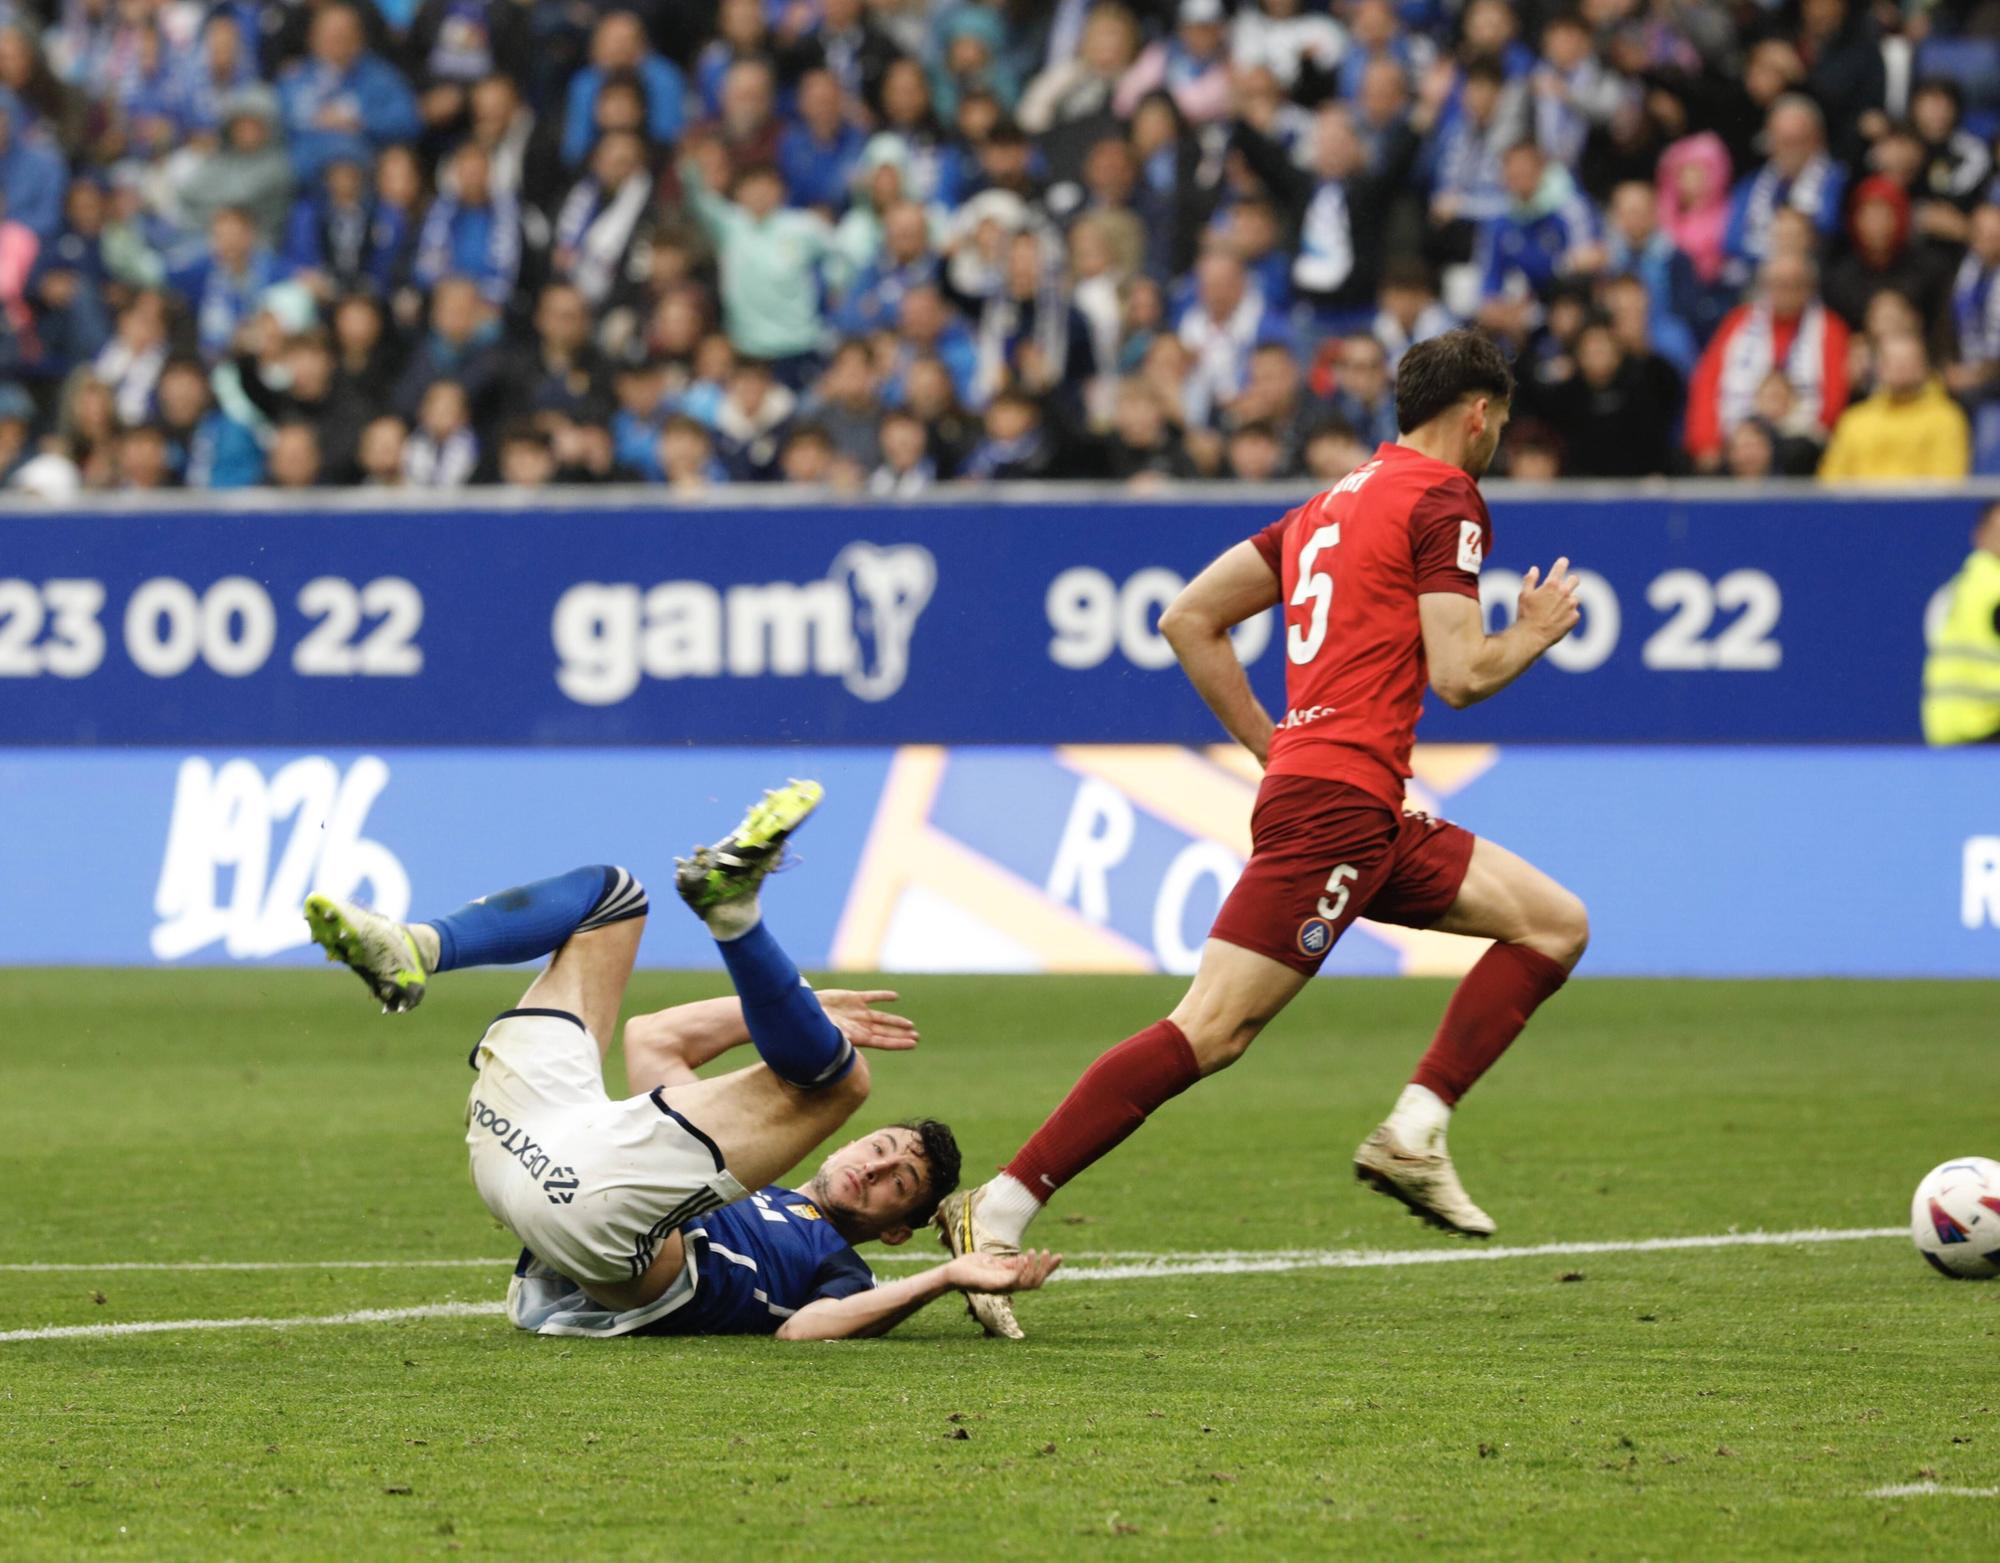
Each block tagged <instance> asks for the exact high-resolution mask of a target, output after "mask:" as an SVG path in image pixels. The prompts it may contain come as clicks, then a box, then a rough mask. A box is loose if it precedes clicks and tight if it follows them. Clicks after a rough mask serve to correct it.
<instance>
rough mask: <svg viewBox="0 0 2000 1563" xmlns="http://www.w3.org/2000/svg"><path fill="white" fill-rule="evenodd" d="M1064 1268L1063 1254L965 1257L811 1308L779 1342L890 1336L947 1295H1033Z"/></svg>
mask: <svg viewBox="0 0 2000 1563" xmlns="http://www.w3.org/2000/svg"><path fill="white" fill-rule="evenodd" d="M1061 1264H1062V1255H1061V1254H1052V1253H1050V1252H1048V1251H1047V1250H1046V1249H1044V1250H1043V1251H1042V1252H1040V1253H1037V1252H1036V1251H1035V1250H1034V1249H1032V1248H1031V1249H1028V1250H1026V1251H1025V1252H1022V1253H1019V1254H963V1255H961V1256H960V1257H958V1258H956V1259H953V1260H951V1261H949V1262H948V1263H945V1264H941V1265H937V1266H935V1267H934V1268H932V1269H929V1270H926V1271H924V1272H923V1273H922V1274H921V1275H909V1276H905V1277H903V1279H902V1280H900V1281H891V1282H889V1283H888V1285H886V1286H878V1287H876V1288H874V1289H873V1290H872V1291H866V1292H856V1293H855V1294H854V1295H853V1296H852V1297H822V1298H821V1299H820V1300H819V1301H818V1302H812V1303H807V1304H806V1305H805V1307H803V1308H801V1309H800V1310H799V1311H798V1312H797V1313H795V1314H793V1315H792V1316H791V1317H790V1318H789V1319H787V1320H786V1321H785V1322H784V1323H783V1324H782V1325H780V1326H779V1327H778V1339H779V1340H860V1339H864V1338H866V1337H868V1336H873V1335H886V1334H888V1333H889V1331H891V1330H893V1329H894V1328H895V1327H896V1326H897V1325H899V1324H901V1323H902V1322H903V1321H904V1320H905V1319H907V1318H908V1317H909V1316H910V1315H911V1314H913V1313H915V1312H916V1311H917V1310H918V1309H919V1308H922V1307H925V1306H926V1305H928V1304H930V1303H934V1302H936V1301H937V1300H938V1299H939V1298H940V1297H942V1296H944V1294H945V1293H946V1292H989V1293H990V1292H1002V1293H1005V1292H1032V1291H1033V1290H1035V1288H1036V1287H1038V1286H1040V1285H1041V1284H1042V1283H1043V1282H1044V1281H1046V1280H1047V1279H1048V1278H1049V1277H1050V1276H1052V1275H1054V1274H1055V1272H1056V1269H1057V1267H1058V1266H1060V1265H1061Z"/></svg>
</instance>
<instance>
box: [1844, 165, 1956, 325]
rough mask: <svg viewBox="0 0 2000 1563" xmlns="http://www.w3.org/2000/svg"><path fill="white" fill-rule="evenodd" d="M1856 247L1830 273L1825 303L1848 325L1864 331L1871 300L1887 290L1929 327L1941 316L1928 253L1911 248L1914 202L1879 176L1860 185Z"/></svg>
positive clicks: (1853, 226) (1852, 232) (1851, 221)
mask: <svg viewBox="0 0 2000 1563" xmlns="http://www.w3.org/2000/svg"><path fill="white" fill-rule="evenodd" d="M1848 233H1849V236H1850V238H1851V239H1852V241H1853V242H1852V248H1850V249H1849V250H1848V252H1847V253H1846V254H1845V255H1843V256H1842V257H1841V258H1840V259H1839V260H1838V261H1836V262H1834V264H1833V267H1832V268H1831V269H1830V270H1829V271H1828V272H1827V276H1826V301H1827V303H1828V304H1829V305H1831V306H1832V307H1833V309H1834V310H1835V311H1836V312H1837V313H1838V314H1839V315H1840V318H1841V319H1843V320H1845V321H1846V322H1847V323H1848V325H1849V326H1859V325H1860V324H1861V323H1862V318H1863V316H1865V315H1866V314H1867V312H1868V301H1869V299H1871V298H1873V297H1874V296H1875V295H1876V294H1877V293H1879V292H1881V291H1882V290H1883V289H1884V288H1887V289H1890V290H1891V291H1893V292H1897V293H1901V294H1902V295H1903V296H1904V297H1905V298H1907V299H1909V300H1910V301H1911V303H1913V304H1915V305H1916V307H1917V313H1918V316H1919V317H1920V318H1921V319H1922V320H1923V321H1924V322H1925V324H1926V326H1927V327H1928V326H1930V325H1932V324H1935V323H1936V322H1937V321H1938V320H1939V318H1940V316H1941V313H1942V310H1941V302H1942V294H1943V286H1942V282H1941V279H1940V278H1939V277H1938V274H1937V273H1936V272H1935V271H1934V270H1933V269H1932V267H1931V266H1930V264H1929V260H1928V257H1927V256H1926V255H1925V253H1924V252H1922V251H1920V250H1915V249H1913V248H1912V246H1911V244H1910V198H1909V196H1908V195H1907V194H1906V193H1905V192H1904V191H1903V189H1902V187H1901V186H1900V185H1898V184H1896V182H1895V181H1894V180H1892V179H1888V178H1886V177H1884V176H1883V175H1881V174H1876V175H1874V176H1872V177H1870V178H1868V179H1864V180H1862V181H1861V183H1860V184H1858V185H1856V186H1855V189H1854V201H1853V206H1852V209H1851V211H1850V214H1849V217H1848Z"/></svg>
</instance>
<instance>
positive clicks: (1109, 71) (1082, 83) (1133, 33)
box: [1014, 0, 1283, 136]
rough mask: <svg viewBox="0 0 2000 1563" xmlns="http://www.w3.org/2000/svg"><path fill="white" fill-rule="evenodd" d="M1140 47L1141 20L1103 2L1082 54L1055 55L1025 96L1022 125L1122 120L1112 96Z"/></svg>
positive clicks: (1018, 110) (1087, 26) (1091, 18)
mask: <svg viewBox="0 0 2000 1563" xmlns="http://www.w3.org/2000/svg"><path fill="white" fill-rule="evenodd" d="M1280 3H1283V0H1280ZM1238 23H1239V25H1240V24H1241V18H1240V17H1239V18H1238ZM1139 45H1140V36H1139V24H1138V21H1137V20H1136V19H1135V18H1134V17H1133V15H1132V13H1131V12H1130V11H1128V10H1126V9H1125V7H1124V6H1122V5H1119V4H1117V3H1116V0H1100V3H1099V4H1096V5H1093V6H1092V7H1091V8H1090V13H1089V15H1088V16H1087V17H1086V18H1085V19H1084V24H1083V36H1082V38H1081V39H1080V40H1079V42H1078V46H1077V49H1076V52H1075V53H1074V54H1068V55H1064V56H1062V57H1060V58H1052V59H1051V60H1050V61H1049V63H1048V66H1047V68H1046V69H1044V70H1043V71H1042V72H1041V73H1040V74H1039V75H1037V76H1036V77H1035V78H1034V79H1033V80H1032V81H1030V82H1029V83H1028V86H1027V90H1026V91H1024V92H1023V93H1022V94H1021V100H1020V102H1019V103H1018V104H1017V105H1016V106H1015V110H1014V115H1015V118H1016V119H1017V120H1018V121H1019V122H1020V125H1021V128H1022V129H1023V130H1025V131H1027V132H1028V133H1029V134H1030V135H1033V136H1047V135H1048V134H1049V133H1050V132H1051V131H1059V130H1061V129H1063V128H1064V127H1068V126H1072V125H1078V124H1096V125H1106V124H1116V123H1117V121H1118V119H1119V116H1118V115H1117V114H1115V113H1114V112H1113V111H1112V107H1111V104H1112V98H1113V95H1114V94H1115V93H1116V92H1117V90H1118V84H1119V83H1120V82H1121V81H1122V80H1124V78H1125V74H1126V72H1127V71H1129V70H1130V69H1131V68H1132V64H1133V62H1134V61H1135V60H1137V59H1138V57H1139ZM1243 63H1245V62H1243V61H1241V60H1239V61H1238V64H1239V65H1241V64H1243Z"/></svg>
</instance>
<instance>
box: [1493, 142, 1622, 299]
mask: <svg viewBox="0 0 2000 1563" xmlns="http://www.w3.org/2000/svg"><path fill="white" fill-rule="evenodd" d="M1500 177H1501V180H1502V182H1503V183H1504V184H1505V185H1506V188H1507V197H1508V203H1507V210H1506V211H1504V212H1502V213H1501V214H1500V215H1499V216H1498V217H1496V218H1494V219H1493V220H1492V221H1491V222H1488V223H1486V224H1485V225H1483V227H1482V228H1481V230H1480V235H1479V251H1480V253H1479V266H1480V271H1481V284H1480V291H1481V293H1482V294H1483V295H1484V297H1485V299H1486V305H1485V308H1484V309H1483V311H1482V318H1483V319H1484V320H1485V321H1486V323H1487V324H1488V326H1489V328H1490V329H1492V330H1494V331H1496V332H1502V333H1506V334H1511V335H1514V336H1517V337H1518V336H1520V335H1522V334H1524V332H1525V329H1526V327H1527V326H1528V325H1529V324H1531V323H1532V322H1533V321H1534V320H1535V318H1536V311H1537V308H1538V306H1539V305H1540V304H1541V303H1544V302H1546V301H1547V299H1548V296H1549V292H1550V290H1551V289H1552V288H1553V287H1554V286H1555V282H1556V279H1557V278H1558V277H1561V276H1565V275H1567V274H1568V273H1569V272H1570V271H1572V270H1573V269H1577V267H1578V265H1579V262H1580V261H1582V260H1583V259H1584V257H1585V256H1586V255H1587V254H1598V253H1601V252H1599V251H1598V250H1597V244H1598V235H1597V217H1596V213H1595V212H1594V211H1593V210H1592V208H1591V205H1590V201H1589V198H1588V197H1586V196H1585V195H1584V194H1583V193H1582V192H1581V191H1580V190H1578V189H1577V187H1576V182H1575V181H1574V180H1573V179H1571V177H1570V173H1569V170H1568V169H1567V168H1564V167H1562V166H1560V165H1559V164H1556V163H1552V162H1550V161H1549V160H1548V159H1547V158H1545V157H1544V156H1543V155H1542V153H1541V151H1540V149H1539V148H1537V147H1536V146H1535V145H1534V144H1533V143H1532V142H1525V141H1523V142H1518V143H1516V144H1515V145H1514V146H1511V147H1509V148H1508V149H1507V154H1506V156H1505V157H1504V158H1503V159H1502V160H1501V165H1500Z"/></svg>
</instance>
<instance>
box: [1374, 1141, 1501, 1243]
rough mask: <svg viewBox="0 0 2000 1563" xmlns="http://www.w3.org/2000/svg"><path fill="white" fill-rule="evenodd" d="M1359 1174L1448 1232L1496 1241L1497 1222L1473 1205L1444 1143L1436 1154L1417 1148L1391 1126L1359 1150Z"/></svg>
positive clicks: (1377, 1189) (1440, 1143)
mask: <svg viewBox="0 0 2000 1563" xmlns="http://www.w3.org/2000/svg"><path fill="white" fill-rule="evenodd" d="M1354 1176H1355V1177H1356V1178H1357V1179H1359V1180H1360V1181H1361V1182H1363V1183H1366V1184H1369V1185H1371V1186H1372V1187H1373V1188H1374V1190H1375V1192H1376V1193H1378V1194H1387V1195H1388V1196H1389V1197H1390V1198H1391V1199H1398V1200H1401V1201H1402V1202H1403V1203H1404V1204H1405V1205H1407V1206H1409V1208H1410V1210H1411V1211H1412V1212H1413V1213H1414V1214H1416V1215H1418V1216H1421V1217H1422V1218H1423V1219H1424V1220H1425V1221H1428V1222H1429V1223H1430V1224H1431V1225H1432V1226H1434V1227H1442V1228H1443V1229H1444V1230H1445V1231H1447V1232H1456V1233H1458V1234H1459V1235H1460V1236H1461V1237H1491V1236H1492V1235H1493V1233H1494V1232H1495V1230H1496V1228H1495V1226H1494V1222H1493V1218H1492V1217H1491V1216H1489V1215H1487V1214H1486V1212H1485V1211H1483V1210H1481V1209H1480V1208H1479V1207H1478V1206H1477V1205H1475V1204H1473V1203H1472V1200H1471V1198H1470V1197H1469V1196H1468V1195H1467V1194H1466V1192H1465V1185H1464V1184H1462V1183H1460V1182H1459V1181H1458V1171H1457V1169H1456V1168H1455V1167H1453V1166H1452V1164H1451V1153H1450V1152H1449V1151H1447V1150H1445V1149H1444V1145H1443V1141H1442V1140H1441V1139H1440V1140H1439V1142H1438V1148H1437V1149H1435V1150H1428V1151H1415V1150H1411V1149H1410V1148H1409V1147H1408V1146H1407V1145H1405V1144H1404V1143H1403V1142H1402V1141H1401V1140H1399V1139H1397V1138H1396V1136H1395V1134H1394V1132H1393V1131H1391V1129H1390V1128H1389V1126H1388V1125H1387V1124H1386V1123H1385V1124H1383V1125H1382V1126H1381V1127H1380V1128H1378V1129H1377V1130H1376V1131H1375V1132H1374V1133H1373V1134H1371V1135H1369V1136H1368V1138H1367V1139H1365V1140H1363V1141H1362V1142H1361V1144H1360V1147H1359V1148H1358V1149H1357V1150H1356V1151H1355V1152H1354Z"/></svg>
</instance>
